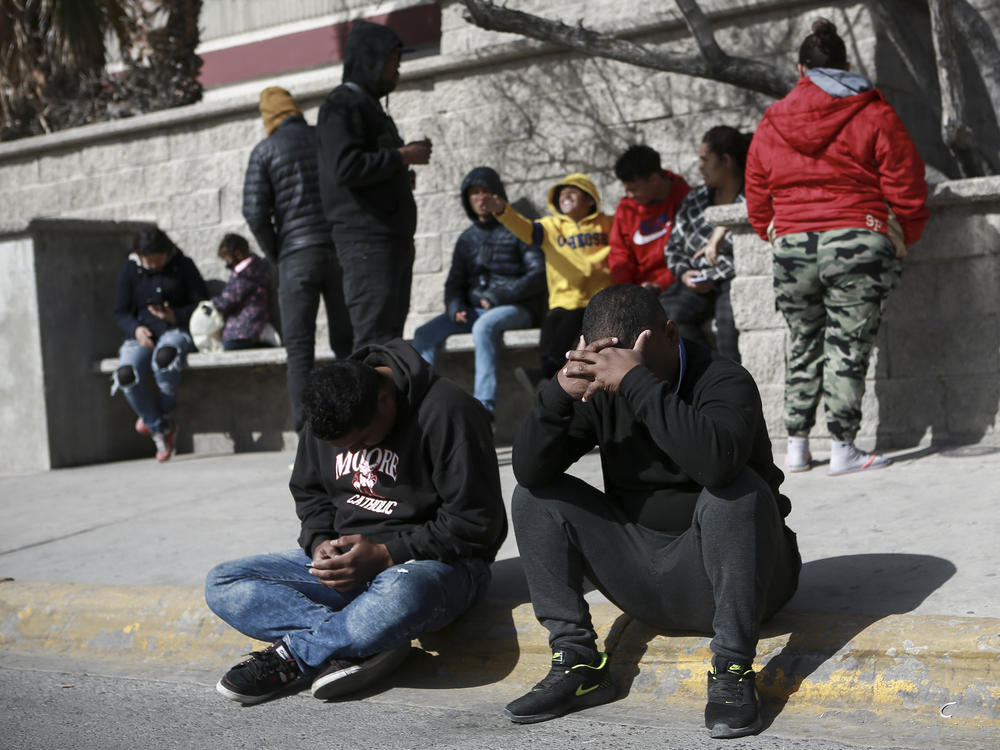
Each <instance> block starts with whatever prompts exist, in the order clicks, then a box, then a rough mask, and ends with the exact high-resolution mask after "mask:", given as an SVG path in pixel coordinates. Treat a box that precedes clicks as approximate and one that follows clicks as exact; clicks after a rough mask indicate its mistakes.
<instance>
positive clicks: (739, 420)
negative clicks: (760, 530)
mask: <svg viewBox="0 0 1000 750" xmlns="http://www.w3.org/2000/svg"><path fill="white" fill-rule="evenodd" d="M618 392H619V393H620V394H622V395H623V396H625V398H626V399H627V401H628V403H629V405H630V406H631V408H632V410H633V412H634V413H635V415H636V418H638V419H639V420H640V421H641V422H642V423H643V424H644V425H645V426H646V429H648V430H649V434H650V437H651V438H652V439H653V442H654V443H655V444H656V446H657V447H658V448H659V449H660V450H662V451H663V452H664V453H666V454H667V455H668V456H670V458H671V459H673V461H674V462H675V463H676V464H677V465H678V466H679V467H680V468H681V470H683V471H684V473H685V474H687V475H688V476H689V477H691V478H692V479H693V480H694V481H696V482H697V483H698V484H700V485H702V486H703V487H709V488H711V487H722V486H725V485H727V484H729V483H731V482H732V481H733V480H734V479H735V478H736V476H737V475H738V474H739V473H740V472H741V471H742V470H743V467H745V466H746V464H747V461H748V460H749V458H750V454H751V452H752V450H753V445H754V439H755V434H756V430H757V421H758V415H759V414H760V413H761V410H760V409H761V407H760V394H759V392H758V391H757V386H756V385H755V384H754V382H753V379H752V378H751V377H750V375H749V374H748V373H747V372H746V371H745V370H743V369H742V368H739V367H735V366H734V367H725V368H719V370H718V371H717V372H712V370H711V368H710V369H709V370H708V371H706V372H705V374H704V375H702V377H701V378H700V379H699V381H698V383H697V385H696V387H695V391H694V398H693V402H692V403H691V404H688V403H685V402H684V401H683V400H682V399H680V398H678V397H677V396H675V395H674V394H673V392H672V386H671V384H670V383H667V382H666V381H663V380H659V379H658V378H657V377H656V376H655V375H654V374H653V373H652V372H650V371H649V370H648V369H647V368H646V367H644V366H642V365H640V366H638V367H634V368H632V369H631V370H629V372H628V373H627V374H626V375H625V377H624V378H622V382H621V384H620V386H619V388H618Z"/></svg>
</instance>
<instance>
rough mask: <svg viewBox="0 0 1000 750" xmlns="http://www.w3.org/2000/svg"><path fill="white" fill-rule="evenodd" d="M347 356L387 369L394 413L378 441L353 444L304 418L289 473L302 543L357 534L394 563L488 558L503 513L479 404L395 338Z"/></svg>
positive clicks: (500, 536) (503, 525)
mask: <svg viewBox="0 0 1000 750" xmlns="http://www.w3.org/2000/svg"><path fill="white" fill-rule="evenodd" d="M351 357H352V358H353V359H360V360H362V361H364V362H366V363H367V364H369V365H371V366H373V367H377V366H381V365H385V366H388V367H389V368H390V369H391V370H392V374H393V378H394V380H395V382H396V405H397V413H396V421H395V424H394V425H393V428H392V430H391V431H390V432H389V434H388V435H387V436H386V437H385V439H384V440H383V441H382V442H381V443H380V444H379V445H377V446H375V447H373V448H367V449H364V450H360V451H357V452H355V451H350V450H345V451H338V450H337V449H336V448H334V447H333V446H332V445H330V444H329V443H328V442H326V441H323V440H319V439H317V438H315V437H313V435H312V431H311V429H310V427H309V422H308V420H306V424H305V426H304V428H303V430H304V431H303V434H302V437H301V438H300V439H299V450H298V454H297V455H296V457H295V469H294V470H293V472H292V479H291V481H290V482H289V488H290V489H291V492H292V497H293V498H294V499H295V509H296V512H297V513H298V516H299V519H300V520H301V522H302V531H301V533H300V535H299V544H300V545H301V547H302V549H303V550H305V552H306V554H309V555H312V553H313V550H314V549H315V548H316V545H318V544H319V543H321V542H323V541H326V540H328V539H336V538H337V537H338V536H342V535H345V534H363V535H364V536H366V537H367V538H368V539H370V540H371V541H373V542H376V543H378V544H384V545H385V546H386V548H387V549H388V551H389V554H390V555H391V556H392V559H393V561H394V562H396V563H403V562H406V561H407V560H411V559H415V560H441V561H442V562H452V561H454V560H456V559H459V558H472V557H474V558H481V559H483V560H486V561H492V560H493V558H494V556H495V555H496V552H497V550H498V549H499V548H500V545H501V544H502V543H503V540H504V538H505V537H506V535H507V515H506V512H505V511H504V504H503V498H502V496H501V491H500V470H499V468H498V465H497V456H496V451H495V449H494V447H493V433H492V430H491V428H490V422H489V415H488V414H487V413H486V410H485V409H483V407H482V406H481V405H480V404H479V402H478V401H476V400H475V399H474V398H472V396H470V395H469V394H467V393H465V392H464V391H463V390H462V389H461V388H459V387H458V386H457V385H455V384H454V383H452V382H451V381H450V380H447V379H446V378H441V377H438V376H437V375H435V374H434V372H433V371H432V370H431V368H430V366H429V365H428V364H427V363H426V362H424V360H423V359H421V357H420V355H419V354H417V352H416V351H415V350H414V349H413V347H411V346H410V345H409V344H406V343H404V342H403V341H401V340H399V339H395V340H393V341H389V342H388V343H386V344H384V345H372V346H368V347H365V348H363V349H361V350H360V351H358V352H356V353H354V354H352V355H351Z"/></svg>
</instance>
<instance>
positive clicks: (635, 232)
mask: <svg viewBox="0 0 1000 750" xmlns="http://www.w3.org/2000/svg"><path fill="white" fill-rule="evenodd" d="M663 176H664V177H666V178H668V179H670V180H673V182H674V184H673V187H672V188H671V189H670V195H668V196H667V197H666V199H665V200H662V201H656V202H655V203H647V204H645V205H644V204H641V203H637V202H636V201H634V200H632V199H631V198H622V199H621V201H620V202H619V203H618V208H617V209H616V210H615V223H614V226H613V227H611V234H610V235H609V236H608V240H609V242H610V243H611V254H610V255H608V264H609V265H610V266H611V282H612V283H613V284H642V283H643V282H645V281H655V282H656V284H657V285H658V286H659V287H660V290H661V291H662V290H664V289H666V288H667V287H668V286H670V285H671V284H673V283H674V275H673V274H672V273H670V269H668V268H667V256H666V254H665V252H664V250H665V248H666V247H667V240H669V239H670V230H671V229H673V227H674V216H676V215H677V209H678V208H680V205H681V202H682V201H683V200H684V196H685V195H687V194H688V192H690V190H691V186H690V185H688V184H687V183H686V182H685V181H684V178H683V177H681V176H680V175H677V174H674V173H673V172H669V171H667V170H666V169H664V170H663Z"/></svg>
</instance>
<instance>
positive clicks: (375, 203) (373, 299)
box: [316, 21, 431, 348]
mask: <svg viewBox="0 0 1000 750" xmlns="http://www.w3.org/2000/svg"><path fill="white" fill-rule="evenodd" d="M344 46H345V50H344V78H343V83H342V84H341V85H340V86H337V88H335V89H334V90H333V91H331V92H330V94H329V95H328V96H327V97H326V101H324V102H323V105H322V106H321V107H320V110H319V120H318V121H317V124H316V131H317V135H318V137H319V163H320V190H321V192H322V195H323V210H324V212H325V214H326V218H327V219H328V220H329V221H330V224H331V226H332V227H333V236H334V237H335V238H336V242H337V256H338V258H339V259H340V265H341V267H342V268H343V269H344V295H345V297H346V300H347V307H348V309H349V310H350V313H351V324H352V325H353V328H354V346H355V348H360V347H362V346H366V345H368V344H382V343H385V342H386V341H389V340H390V339H393V338H398V337H400V336H402V335H403V324H404V323H405V322H406V315H407V313H408V312H409V309H410V284H411V282H412V280H413V257H414V250H413V233H414V231H415V230H416V226H417V207H416V203H415V202H414V200H413V186H412V183H411V180H412V172H411V171H410V169H409V168H410V166H411V165H413V164H427V163H428V162H429V161H430V155H431V143H430V141H429V140H427V139H426V138H425V139H424V140H422V141H416V142H413V143H407V144H406V145H403V139H402V138H400V136H399V132H398V131H397V130H396V125H395V123H394V122H393V121H392V118H391V117H389V115H388V114H386V112H385V110H383V109H382V105H381V104H380V103H379V97H381V96H385V95H386V94H388V93H389V92H390V91H392V90H393V89H395V88H396V84H397V83H398V82H399V61H400V56H401V55H402V52H403V43H402V42H401V41H400V39H399V37H398V36H397V35H396V32H394V31H393V30H392V29H390V28H388V27H386V26H380V25H379V24H375V23H368V22H367V21H358V22H357V23H356V24H355V25H354V28H353V29H351V33H350V34H349V35H348V37H347V42H346V43H345V45H344Z"/></svg>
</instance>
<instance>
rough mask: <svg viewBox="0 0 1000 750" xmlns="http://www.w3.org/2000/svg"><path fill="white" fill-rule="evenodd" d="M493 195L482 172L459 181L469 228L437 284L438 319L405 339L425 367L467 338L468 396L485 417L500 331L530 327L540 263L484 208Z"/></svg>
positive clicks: (534, 251)
mask: <svg viewBox="0 0 1000 750" xmlns="http://www.w3.org/2000/svg"><path fill="white" fill-rule="evenodd" d="M494 193H496V194H497V195H501V196H503V197H504V200H506V199H507V195H506V192H505V191H504V186H503V183H502V182H501V180H500V176H499V175H498V174H497V173H496V172H495V171H494V170H492V169H490V168H489V167H476V168H475V169H473V170H472V171H471V172H469V174H467V175H466V176H465V179H464V180H462V207H463V208H464V209H465V213H467V214H468V215H469V218H470V219H472V226H470V227H469V228H468V229H466V230H465V231H464V232H462V234H461V235H460V236H459V238H458V241H457V242H456V243H455V252H454V255H453V256H452V259H451V270H450V271H449V272H448V279H447V281H445V285H444V301H445V308H446V309H445V312H444V313H442V314H441V315H439V316H438V317H436V318H433V319H432V320H430V321H428V322H427V323H424V325H422V326H420V328H418V329H417V330H416V333H415V335H414V337H413V347H414V348H415V349H416V350H417V351H418V352H420V356H422V357H423V358H424V359H425V360H427V362H429V363H430V364H431V366H433V365H434V360H435V358H436V356H437V349H438V347H439V346H440V345H441V344H442V343H444V341H445V339H447V338H448V337H449V336H451V335H452V334H455V333H469V332H470V331H471V332H472V339H473V342H474V345H475V352H476V382H475V392H474V395H475V397H476V399H478V400H479V402H480V403H482V404H483V406H485V407H486V408H487V410H489V412H490V413H493V410H494V408H495V407H496V392H497V374H496V362H497V347H498V346H499V344H500V339H501V337H502V336H503V332H504V331H506V330H509V329H511V328H529V327H531V326H532V325H534V324H535V323H537V320H538V313H539V312H540V311H541V309H542V308H543V307H544V305H545V256H544V255H542V251H541V250H540V249H538V248H536V247H532V246H531V245H526V244H525V243H523V242H521V241H520V240H519V239H517V237H515V236H514V235H513V234H511V232H510V230H508V229H507V228H505V227H504V226H503V225H502V224H500V223H499V222H498V221H497V220H496V219H495V218H494V217H493V214H492V213H491V212H490V211H489V210H487V209H486V206H485V199H486V198H487V197H488V196H490V195H492V194H494Z"/></svg>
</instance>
